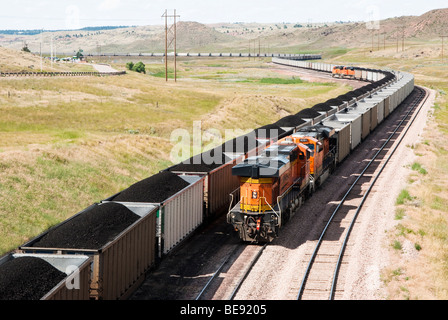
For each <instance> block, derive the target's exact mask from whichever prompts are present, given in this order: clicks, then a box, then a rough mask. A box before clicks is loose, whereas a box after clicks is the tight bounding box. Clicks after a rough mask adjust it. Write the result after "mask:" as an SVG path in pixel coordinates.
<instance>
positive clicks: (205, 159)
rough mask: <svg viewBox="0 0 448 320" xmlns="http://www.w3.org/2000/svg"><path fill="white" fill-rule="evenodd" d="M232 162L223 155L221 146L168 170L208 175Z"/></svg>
mask: <svg viewBox="0 0 448 320" xmlns="http://www.w3.org/2000/svg"><path fill="white" fill-rule="evenodd" d="M230 160H232V159H231V158H230V157H228V156H226V155H225V154H224V153H223V148H222V146H219V147H216V148H214V149H211V150H208V151H205V152H203V153H201V154H198V155H196V156H194V157H191V158H189V159H187V160H185V161H183V162H181V163H179V164H177V165H174V166H172V167H170V168H168V171H171V172H197V173H208V172H210V171H212V170H214V169H216V168H219V167H220V166H222V165H224V164H226V163H227V162H229V161H230Z"/></svg>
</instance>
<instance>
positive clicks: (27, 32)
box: [0, 26, 129, 36]
mask: <svg viewBox="0 0 448 320" xmlns="http://www.w3.org/2000/svg"><path fill="white" fill-rule="evenodd" d="M122 28H129V26H102V27H85V28H82V29H78V30H66V29H62V30H42V29H34V30H0V34H8V35H16V36H17V35H22V36H34V35H36V34H41V33H42V32H61V31H98V30H115V29H122Z"/></svg>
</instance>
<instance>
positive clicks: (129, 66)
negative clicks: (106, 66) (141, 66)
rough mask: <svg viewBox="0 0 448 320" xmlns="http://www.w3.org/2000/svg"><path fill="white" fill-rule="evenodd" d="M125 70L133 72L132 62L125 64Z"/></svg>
mask: <svg viewBox="0 0 448 320" xmlns="http://www.w3.org/2000/svg"><path fill="white" fill-rule="evenodd" d="M126 68H128V70H133V68H134V62H132V61H131V62H128V63H126Z"/></svg>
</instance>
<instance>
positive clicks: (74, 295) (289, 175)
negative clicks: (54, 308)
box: [0, 57, 414, 300]
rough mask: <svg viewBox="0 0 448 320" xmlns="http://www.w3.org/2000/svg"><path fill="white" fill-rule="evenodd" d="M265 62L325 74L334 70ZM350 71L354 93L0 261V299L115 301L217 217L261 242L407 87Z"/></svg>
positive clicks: (197, 159)
mask: <svg viewBox="0 0 448 320" xmlns="http://www.w3.org/2000/svg"><path fill="white" fill-rule="evenodd" d="M272 60H273V62H274V63H276V64H282V65H287V66H290V67H299V68H307V69H313V70H318V71H322V72H327V73H329V74H331V73H332V70H333V67H334V65H330V64H326V63H321V62H312V61H305V60H300V57H299V58H297V57H288V58H273V59H272ZM354 71H355V76H354V78H356V79H359V80H365V81H366V83H367V84H366V85H365V86H364V87H362V88H360V89H357V90H353V91H351V92H349V93H347V94H344V95H341V96H339V97H337V98H334V99H330V100H328V101H326V102H324V103H319V104H317V105H315V106H313V107H312V108H307V109H305V110H302V111H300V112H299V113H297V114H295V115H291V116H287V117H284V118H282V119H280V120H279V121H277V122H276V123H273V124H270V125H266V126H263V127H260V128H257V129H255V130H254V131H252V132H250V133H248V134H245V135H243V136H240V137H237V138H235V139H233V140H230V141H227V142H226V143H224V144H223V145H221V146H219V147H216V148H214V149H212V150H209V151H206V152H203V153H201V154H199V155H195V156H194V157H192V158H190V159H188V160H186V161H184V162H182V163H179V164H176V165H174V166H172V167H170V168H167V169H165V170H163V171H161V172H159V173H158V174H155V175H154V176H151V177H149V178H147V179H145V180H142V181H140V182H137V183H136V184H134V185H132V186H130V187H129V188H127V189H125V190H123V191H121V192H119V193H118V194H116V195H113V196H111V197H109V198H107V199H105V200H103V201H101V202H100V203H95V204H93V205H92V206H90V207H88V208H86V209H84V210H82V211H81V212H79V213H77V214H75V215H74V216H73V217H71V218H70V219H68V220H66V221H64V222H62V223H60V224H58V225H56V226H54V227H52V228H51V229H49V230H48V231H46V232H44V233H42V234H40V235H39V236H37V237H36V238H34V239H32V240H30V241H28V242H27V243H25V244H23V245H22V246H20V247H19V248H18V249H17V250H15V251H14V252H13V253H10V254H7V255H6V256H3V257H1V258H0V299H34V298H36V297H37V299H46V300H50V299H58V300H60V299H66V300H78V299H95V300H101V299H104V300H106V299H107V300H112V299H125V298H126V297H128V296H129V294H130V293H132V291H133V289H135V288H136V287H137V286H138V285H139V284H140V283H141V282H142V281H143V279H144V277H145V273H146V272H147V271H148V270H150V269H151V268H153V267H154V266H155V265H157V263H158V261H160V259H163V258H164V257H165V256H166V255H168V254H170V253H171V252H173V250H175V249H176V248H178V247H179V244H180V243H182V242H183V241H184V240H185V239H186V238H188V237H189V236H190V235H192V234H193V233H194V231H195V230H197V229H198V228H199V227H200V226H202V225H205V224H207V223H208V222H209V221H212V220H214V219H215V218H216V217H219V216H222V215H223V214H226V217H227V221H228V222H229V223H231V224H232V225H233V226H234V227H235V228H236V229H237V230H238V235H239V237H241V239H242V240H244V241H271V240H272V239H273V238H275V237H276V236H278V234H279V233H280V232H281V228H282V226H284V224H285V223H286V222H287V221H288V219H290V217H291V215H292V214H293V213H294V212H295V210H297V208H298V207H299V206H300V204H301V203H302V202H303V201H304V199H306V197H307V196H308V195H309V194H310V193H312V192H313V191H314V189H315V188H316V187H317V186H318V185H319V184H321V183H323V182H324V181H325V179H326V177H328V175H329V174H331V172H332V170H334V168H335V167H336V166H338V165H339V164H340V163H341V162H342V161H343V160H344V159H345V158H346V157H347V156H348V155H349V154H350V152H351V151H352V150H353V149H354V148H356V146H357V145H359V143H361V141H362V140H364V139H365V138H366V137H367V136H368V135H369V133H370V132H371V131H372V130H374V129H375V128H376V127H377V126H378V124H380V123H381V122H382V121H383V120H384V118H385V117H387V116H388V115H389V114H390V113H391V112H392V111H393V110H394V109H395V108H396V107H397V106H398V105H399V104H400V103H401V102H402V101H403V100H404V99H405V98H406V97H407V96H408V95H409V94H410V93H411V92H412V90H413V89H414V78H413V76H412V75H411V74H407V73H397V72H391V71H382V70H372V69H364V68H355V70H354ZM210 159H213V161H209V160H210ZM43 262H44V263H43ZM42 264H45V265H46V267H43V266H42ZM34 266H38V267H34ZM12 270H14V271H12ZM73 270H75V272H73ZM44 272H45V273H48V274H45V275H43V274H42V273H44ZM36 279H46V280H45V284H46V285H43V284H42V282H39V281H36ZM50 280H51V281H50ZM24 283H26V289H24V287H23V285H24ZM2 288H8V289H7V290H3V291H2V290H1V289H2ZM24 293H26V295H24ZM31 293H34V294H33V295H31Z"/></svg>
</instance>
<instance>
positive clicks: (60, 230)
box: [32, 202, 140, 250]
mask: <svg viewBox="0 0 448 320" xmlns="http://www.w3.org/2000/svg"><path fill="white" fill-rule="evenodd" d="M139 218H140V216H139V215H137V214H135V213H133V212H132V211H131V210H129V209H128V208H127V207H126V206H124V205H122V204H120V203H112V202H107V203H103V204H95V205H93V206H91V207H89V208H87V209H86V210H85V211H83V212H81V213H79V214H78V215H76V216H75V217H73V218H72V219H69V220H67V221H66V222H65V223H63V224H61V225H59V226H58V227H56V228H53V229H51V230H49V231H48V232H47V233H46V234H45V235H44V236H43V237H42V238H40V239H39V240H38V241H36V242H35V243H34V244H33V245H32V246H33V247H37V248H69V249H92V250H98V249H101V248H102V247H103V246H104V245H106V244H107V243H108V242H109V241H112V240H113V239H114V238H115V237H116V236H117V235H119V234H120V233H121V232H122V231H124V230H125V229H126V228H127V227H129V226H130V225H132V224H133V223H134V222H135V221H137V220H138V219H139Z"/></svg>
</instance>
